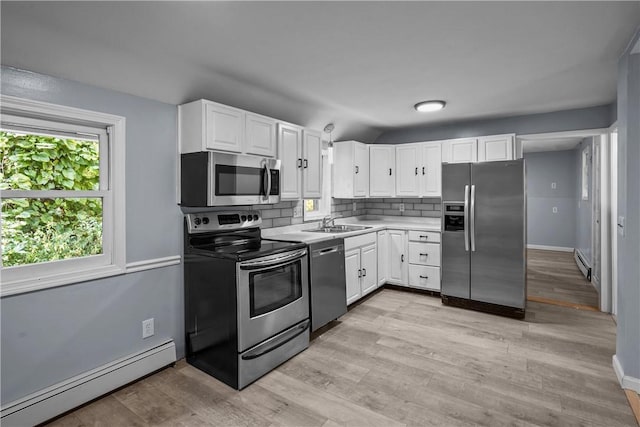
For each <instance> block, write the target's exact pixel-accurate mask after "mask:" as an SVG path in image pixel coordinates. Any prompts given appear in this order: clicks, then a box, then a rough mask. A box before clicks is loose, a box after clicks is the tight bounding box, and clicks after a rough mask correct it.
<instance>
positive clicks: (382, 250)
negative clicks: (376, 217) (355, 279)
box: [378, 230, 389, 286]
mask: <svg viewBox="0 0 640 427" xmlns="http://www.w3.org/2000/svg"><path fill="white" fill-rule="evenodd" d="M388 248H389V242H388V237H387V231H386V230H384V231H378V286H382V285H384V284H385V283H386V281H387V270H389V250H388Z"/></svg>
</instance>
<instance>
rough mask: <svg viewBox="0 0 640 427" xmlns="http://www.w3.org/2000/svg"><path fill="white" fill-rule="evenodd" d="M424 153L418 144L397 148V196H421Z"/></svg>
mask: <svg viewBox="0 0 640 427" xmlns="http://www.w3.org/2000/svg"><path fill="white" fill-rule="evenodd" d="M420 160H422V152H421V151H420V146H419V145H416V144H411V145H402V146H398V147H396V170H397V171H398V173H397V174H396V195H398V196H403V197H419V196H420V175H419V173H420V170H419V169H420V168H421V167H422V165H421V164H419V163H421V161H420Z"/></svg>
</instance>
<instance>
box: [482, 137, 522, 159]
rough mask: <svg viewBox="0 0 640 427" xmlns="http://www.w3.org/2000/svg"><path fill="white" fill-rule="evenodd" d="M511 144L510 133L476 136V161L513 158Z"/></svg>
mask: <svg viewBox="0 0 640 427" xmlns="http://www.w3.org/2000/svg"><path fill="white" fill-rule="evenodd" d="M513 145H514V144H513V135H511V134H509V135H495V136H483V137H482V138H478V161H479V162H493V161H498V160H513Z"/></svg>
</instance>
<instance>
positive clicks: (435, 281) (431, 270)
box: [409, 265, 440, 291]
mask: <svg viewBox="0 0 640 427" xmlns="http://www.w3.org/2000/svg"><path fill="white" fill-rule="evenodd" d="M409 286H411V287H412V288H419V289H429V290H432V291H439V290H440V268H438V267H428V266H423V265H409Z"/></svg>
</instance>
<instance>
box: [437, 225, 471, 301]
mask: <svg viewBox="0 0 640 427" xmlns="http://www.w3.org/2000/svg"><path fill="white" fill-rule="evenodd" d="M464 237H465V233H464V232H460V231H458V232H453V231H450V232H447V231H445V232H443V233H442V266H441V276H442V278H441V289H440V293H441V294H442V295H447V296H451V297H458V298H466V299H469V296H470V293H469V292H470V291H469V273H470V257H469V252H467V251H466V250H465V246H464Z"/></svg>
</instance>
